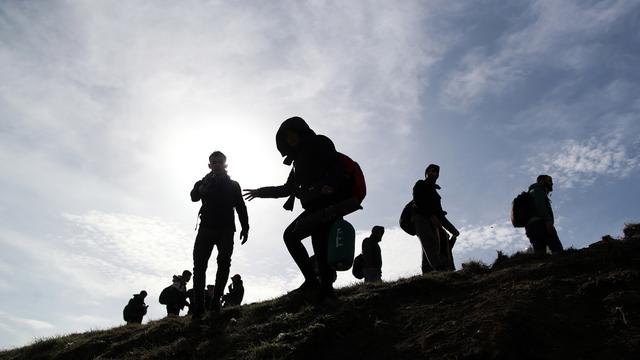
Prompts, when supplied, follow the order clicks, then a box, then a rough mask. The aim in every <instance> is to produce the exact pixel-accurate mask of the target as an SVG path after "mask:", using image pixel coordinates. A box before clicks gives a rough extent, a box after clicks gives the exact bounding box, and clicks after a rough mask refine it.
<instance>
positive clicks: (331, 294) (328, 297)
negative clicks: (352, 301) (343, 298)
mask: <svg viewBox="0 0 640 360" xmlns="http://www.w3.org/2000/svg"><path fill="white" fill-rule="evenodd" d="M315 300H316V304H318V305H321V306H326V307H329V308H335V307H337V306H338V305H339V304H340V300H339V299H338V296H337V295H336V292H335V291H334V290H333V288H332V287H331V288H325V289H321V290H320V291H319V292H318V295H317V296H316V299H315Z"/></svg>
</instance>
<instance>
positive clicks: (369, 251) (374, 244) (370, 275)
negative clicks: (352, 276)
mask: <svg viewBox="0 0 640 360" xmlns="http://www.w3.org/2000/svg"><path fill="white" fill-rule="evenodd" d="M382 235H384V227H382V226H380V225H376V226H374V227H373V228H372V229H371V235H369V237H368V238H365V239H364V240H362V275H363V277H364V282H374V281H380V280H382V251H381V250H380V245H378V243H379V242H380V241H382Z"/></svg>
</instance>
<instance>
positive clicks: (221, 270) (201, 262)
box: [193, 226, 234, 314]
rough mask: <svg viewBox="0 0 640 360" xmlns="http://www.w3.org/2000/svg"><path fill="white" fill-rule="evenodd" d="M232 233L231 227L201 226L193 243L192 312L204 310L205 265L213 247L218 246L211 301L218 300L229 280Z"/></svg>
mask: <svg viewBox="0 0 640 360" xmlns="http://www.w3.org/2000/svg"><path fill="white" fill-rule="evenodd" d="M233 234H234V231H233V230H231V229H213V228H208V227H204V226H201V227H200V229H199V230H198V235H197V236H196V243H195V244H194V245H193V296H194V298H193V302H194V309H193V312H194V313H196V314H201V313H202V312H203V311H204V292H205V291H204V287H205V283H206V274H207V266H208V263H209V258H210V257H211V252H212V251H213V247H214V246H216V247H217V248H218V256H217V258H216V261H217V262H218V269H217V270H216V282H215V285H214V288H213V297H214V300H213V301H219V300H220V298H221V297H222V293H223V292H224V287H225V286H226V285H227V281H228V280H229V268H230V267H231V254H233Z"/></svg>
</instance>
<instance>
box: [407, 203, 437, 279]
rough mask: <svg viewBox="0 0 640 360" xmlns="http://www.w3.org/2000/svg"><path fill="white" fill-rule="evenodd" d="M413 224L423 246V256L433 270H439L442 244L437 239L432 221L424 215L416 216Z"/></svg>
mask: <svg viewBox="0 0 640 360" xmlns="http://www.w3.org/2000/svg"><path fill="white" fill-rule="evenodd" d="M413 223H414V224H415V226H416V235H418V239H420V244H421V245H422V252H423V255H424V256H425V258H426V259H427V261H428V262H429V265H430V267H431V268H432V269H434V270H439V269H440V268H441V261H440V242H439V239H438V237H436V234H435V232H434V230H433V225H431V221H430V220H429V219H428V218H427V217H426V216H424V215H420V214H416V215H414V216H413ZM423 272H424V267H423Z"/></svg>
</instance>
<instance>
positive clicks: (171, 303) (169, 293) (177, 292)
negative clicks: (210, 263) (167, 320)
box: [159, 270, 191, 316]
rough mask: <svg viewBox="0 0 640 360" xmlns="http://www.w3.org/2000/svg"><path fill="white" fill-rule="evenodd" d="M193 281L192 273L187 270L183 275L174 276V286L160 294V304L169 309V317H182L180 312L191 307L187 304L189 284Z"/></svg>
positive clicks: (168, 287)
mask: <svg viewBox="0 0 640 360" xmlns="http://www.w3.org/2000/svg"><path fill="white" fill-rule="evenodd" d="M189 280H191V271H189V270H185V271H183V272H182V275H173V280H172V282H173V283H172V284H171V285H169V286H167V287H166V288H164V289H163V290H162V292H161V293H160V298H159V300H160V304H163V305H165V306H166V307H167V315H176V316H178V315H180V310H182V309H184V307H185V306H190V304H189V302H187V283H188V282H189Z"/></svg>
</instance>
